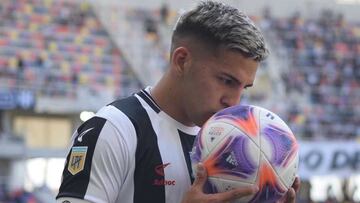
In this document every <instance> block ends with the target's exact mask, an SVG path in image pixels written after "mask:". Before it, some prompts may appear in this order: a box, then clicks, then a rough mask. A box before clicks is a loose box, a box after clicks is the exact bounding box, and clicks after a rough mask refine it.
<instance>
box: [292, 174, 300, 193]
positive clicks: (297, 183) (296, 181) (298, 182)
mask: <svg viewBox="0 0 360 203" xmlns="http://www.w3.org/2000/svg"><path fill="white" fill-rule="evenodd" d="M300 184H301V181H300V178H299V177H296V178H295V181H294V183H293V185H292V186H291V187H292V188H294V190H295V192H299V189H300Z"/></svg>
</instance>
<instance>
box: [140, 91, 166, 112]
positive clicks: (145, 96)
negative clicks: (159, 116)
mask: <svg viewBox="0 0 360 203" xmlns="http://www.w3.org/2000/svg"><path fill="white" fill-rule="evenodd" d="M137 94H138V95H139V96H140V97H141V98H142V99H143V100H145V101H146V103H147V104H149V106H150V107H151V108H152V109H153V110H154V111H155V112H156V113H159V112H160V111H161V110H160V108H159V106H158V105H157V104H156V102H155V101H154V99H153V98H152V97H151V95H150V94H149V93H147V92H146V91H145V90H142V91H141V92H139V93H137Z"/></svg>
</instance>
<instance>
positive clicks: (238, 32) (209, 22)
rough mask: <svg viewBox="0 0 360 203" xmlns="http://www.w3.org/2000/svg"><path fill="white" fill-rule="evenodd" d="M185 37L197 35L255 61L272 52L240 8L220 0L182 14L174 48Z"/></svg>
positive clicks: (214, 46) (176, 29)
mask: <svg viewBox="0 0 360 203" xmlns="http://www.w3.org/2000/svg"><path fill="white" fill-rule="evenodd" d="M184 37H194V38H195V39H196V40H199V41H200V42H203V43H204V44H205V45H209V46H212V48H214V49H215V51H216V50H217V49H218V48H220V47H224V48H225V49H229V50H233V51H238V52H240V53H241V54H243V55H244V56H245V57H247V58H252V59H254V60H256V61H263V60H264V59H265V58H266V57H267V55H268V53H269V52H268V49H267V48H266V46H265V40H264V37H263V35H262V33H261V32H260V30H259V29H258V28H257V27H256V26H255V25H254V22H253V21H252V20H251V19H250V18H249V17H248V16H246V15H245V14H244V13H242V12H240V11H239V10H238V9H236V8H234V7H231V6H229V5H226V4H223V3H220V2H214V1H202V2H200V4H199V5H198V6H197V7H196V8H194V9H192V10H190V11H187V12H185V13H184V14H183V15H181V16H180V17H179V19H178V21H177V23H176V25H175V28H174V31H173V35H172V42H171V43H172V51H173V49H174V46H175V45H176V43H177V41H178V40H179V39H182V38H184Z"/></svg>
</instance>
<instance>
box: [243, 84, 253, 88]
mask: <svg viewBox="0 0 360 203" xmlns="http://www.w3.org/2000/svg"><path fill="white" fill-rule="evenodd" d="M252 86H253V84H248V85H245V86H244V88H248V87H252Z"/></svg>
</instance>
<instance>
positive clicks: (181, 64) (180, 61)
mask: <svg viewBox="0 0 360 203" xmlns="http://www.w3.org/2000/svg"><path fill="white" fill-rule="evenodd" d="M190 63H191V54H190V51H189V49H187V48H186V47H178V48H176V49H175V50H174V51H173V53H172V56H171V66H172V68H173V69H174V71H175V73H176V74H177V75H179V76H181V75H183V74H184V73H186V71H188V67H189V65H190Z"/></svg>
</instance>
